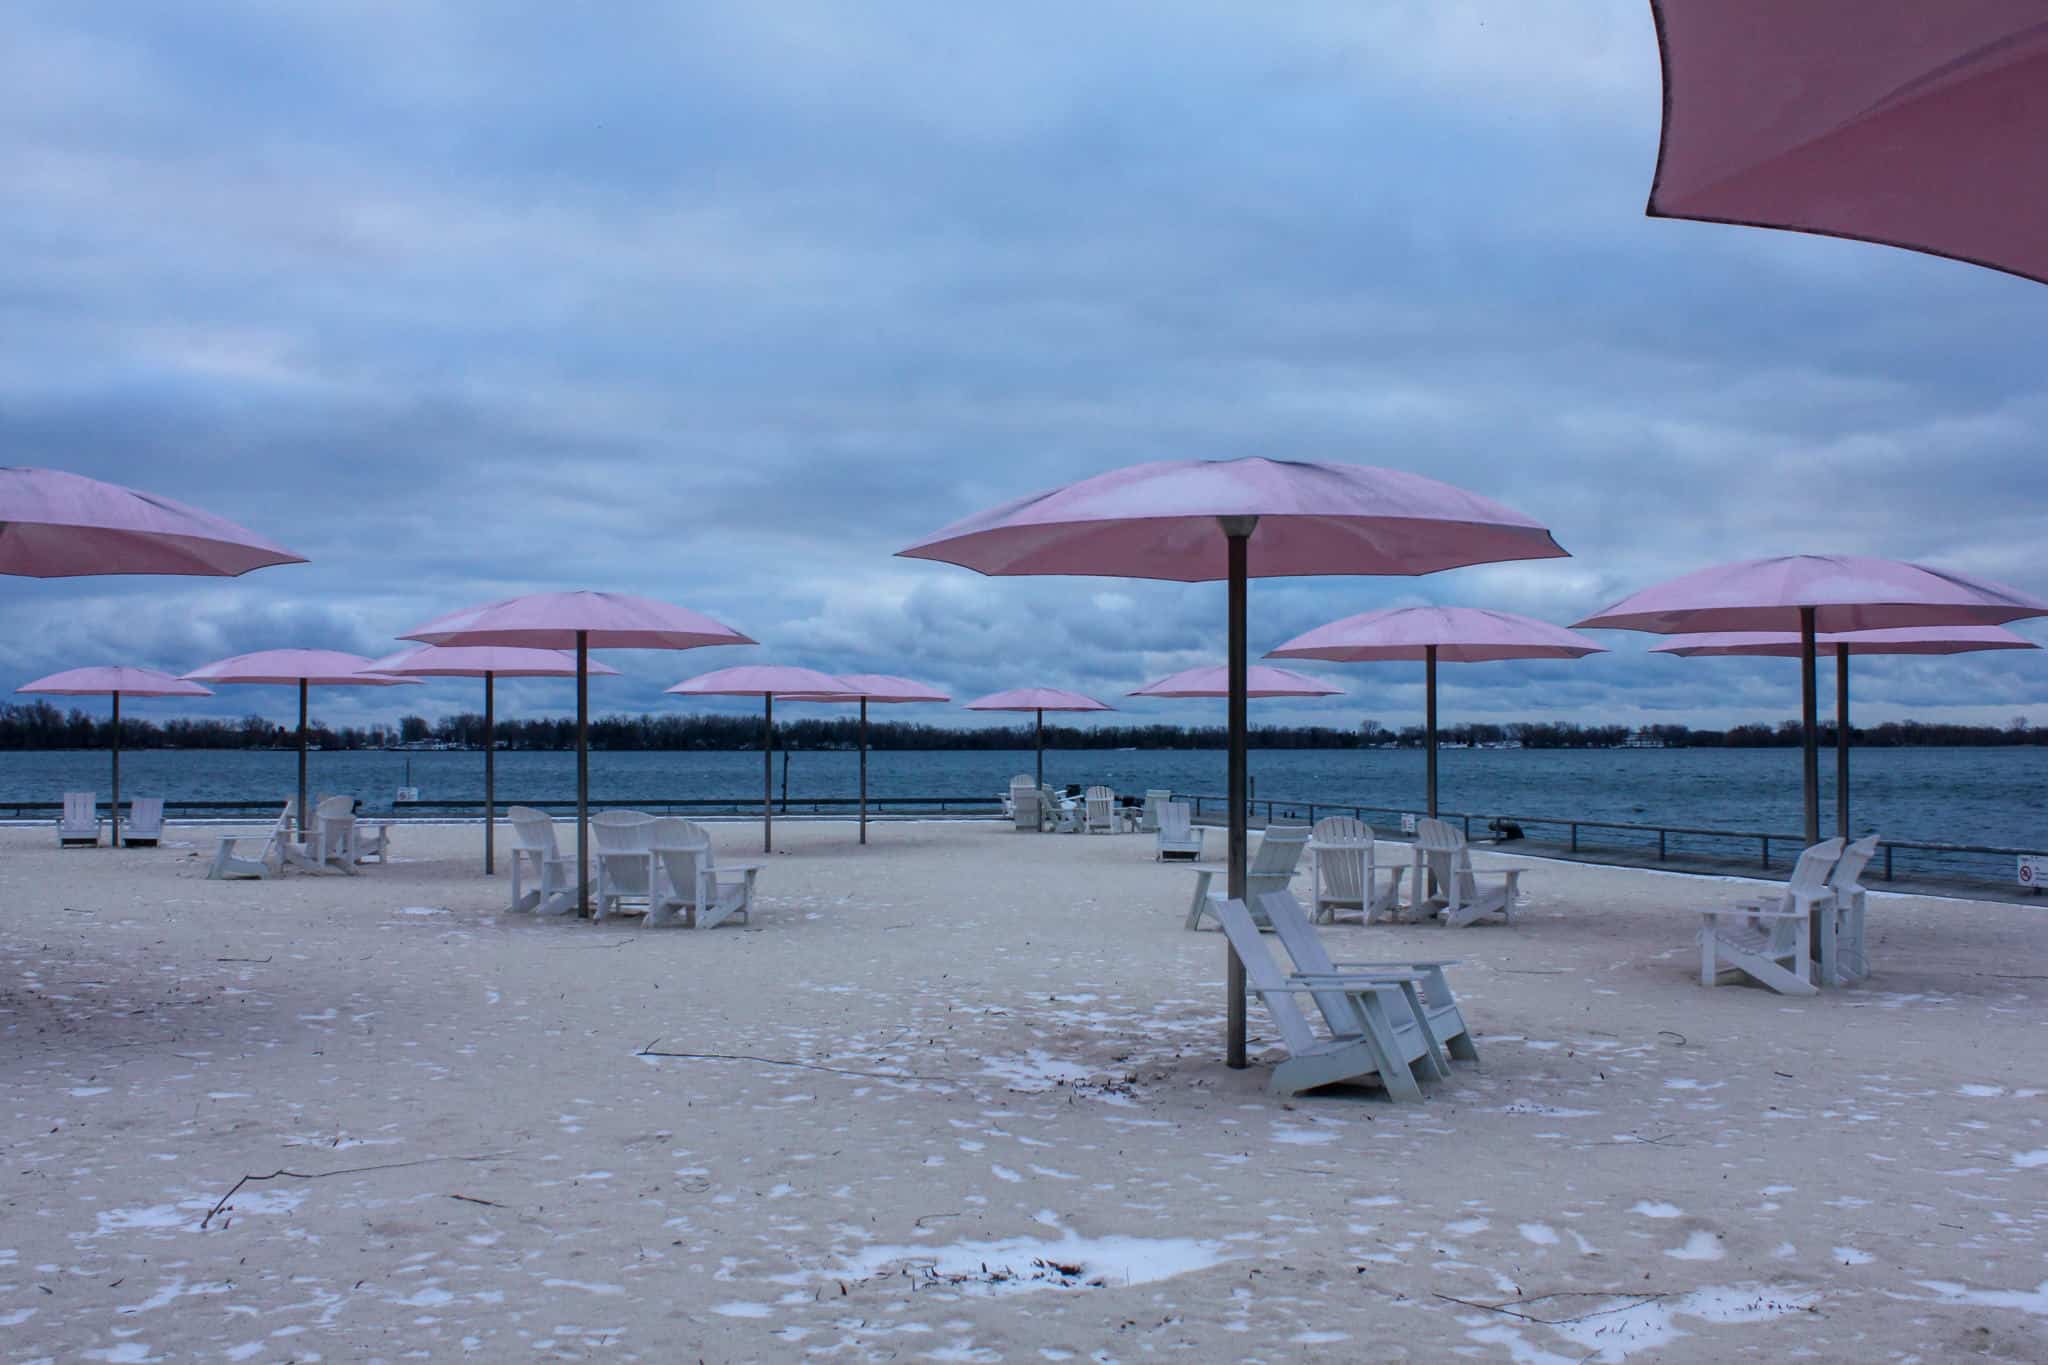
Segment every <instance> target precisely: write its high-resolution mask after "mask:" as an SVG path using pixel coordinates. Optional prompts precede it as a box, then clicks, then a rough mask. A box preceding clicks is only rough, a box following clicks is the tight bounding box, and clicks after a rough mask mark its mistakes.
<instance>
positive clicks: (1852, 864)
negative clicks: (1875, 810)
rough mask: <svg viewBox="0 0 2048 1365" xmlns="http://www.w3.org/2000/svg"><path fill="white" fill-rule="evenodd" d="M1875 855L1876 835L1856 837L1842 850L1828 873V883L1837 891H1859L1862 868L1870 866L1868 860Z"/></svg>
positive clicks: (1860, 888) (1861, 885) (1861, 882)
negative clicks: (1856, 838)
mask: <svg viewBox="0 0 2048 1365" xmlns="http://www.w3.org/2000/svg"><path fill="white" fill-rule="evenodd" d="M1876 856H1877V836H1876V835H1875V834H1872V835H1869V836H1868V837H1866V838H1862V839H1858V840H1857V841H1856V842H1855V843H1853V844H1851V845H1849V846H1848V847H1847V848H1845V849H1843V850H1842V857H1841V860H1840V861H1839V862H1837V863H1836V864H1835V869H1834V871H1832V872H1830V873H1828V885H1829V886H1831V887H1833V888H1834V889H1835V890H1837V891H1860V890H1862V889H1863V869H1864V868H1866V867H1868V866H1870V860H1871V859H1872V858H1875V857H1876Z"/></svg>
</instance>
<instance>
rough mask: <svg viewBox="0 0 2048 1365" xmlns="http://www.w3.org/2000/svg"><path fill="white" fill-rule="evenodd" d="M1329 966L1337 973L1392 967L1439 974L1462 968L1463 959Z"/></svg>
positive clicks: (1451, 958) (1345, 963)
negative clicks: (1447, 968) (1447, 970)
mask: <svg viewBox="0 0 2048 1365" xmlns="http://www.w3.org/2000/svg"><path fill="white" fill-rule="evenodd" d="M1330 965H1331V966H1332V967H1335V968H1336V969H1337V970H1339V971H1352V970H1356V971H1369V972H1370V971H1378V970H1379V969H1380V968H1382V967H1393V968H1401V969H1406V970H1411V971H1418V972H1439V971H1442V970H1443V969H1444V968H1446V967H1459V966H1463V965H1464V959H1463V958H1458V957H1446V958H1440V959H1432V960H1429V961H1420V960H1418V961H1413V962H1332V963H1331V964H1330Z"/></svg>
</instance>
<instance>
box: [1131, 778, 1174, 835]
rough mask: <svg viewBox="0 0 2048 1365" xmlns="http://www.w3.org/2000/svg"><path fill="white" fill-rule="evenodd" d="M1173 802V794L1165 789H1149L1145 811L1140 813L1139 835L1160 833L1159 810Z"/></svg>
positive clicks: (1146, 792)
mask: <svg viewBox="0 0 2048 1365" xmlns="http://www.w3.org/2000/svg"><path fill="white" fill-rule="evenodd" d="M1171 800H1173V793H1172V792H1171V791H1168V790H1167V789H1165V788H1163V787H1148V788H1147V789H1146V791H1145V806H1144V809H1142V810H1141V811H1139V812H1138V833H1140V834H1157V833H1158V832H1159V808H1160V807H1161V806H1163V805H1165V804H1166V803H1167V802H1168V801H1171Z"/></svg>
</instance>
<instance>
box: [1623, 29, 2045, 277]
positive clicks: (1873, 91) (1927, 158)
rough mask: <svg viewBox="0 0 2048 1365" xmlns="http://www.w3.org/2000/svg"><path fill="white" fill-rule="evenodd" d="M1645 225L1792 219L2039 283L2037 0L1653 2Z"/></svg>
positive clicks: (1796, 226)
mask: <svg viewBox="0 0 2048 1365" xmlns="http://www.w3.org/2000/svg"><path fill="white" fill-rule="evenodd" d="M1650 8H1651V11H1652V13H1653V14H1654V15H1655V17H1656V21H1657V40H1658V46H1659V48H1660V49H1661V51H1662V54H1663V61H1664V136H1663V142H1662V144H1661V146H1660V147H1659V149H1658V154H1657V174H1656V179H1655V181H1654V182H1653V183H1652V186H1651V189H1650V207H1649V212H1650V215H1651V216H1652V217H1656V218H1693V219H1699V220H1701V221H1704V222H1715V223H1738V224H1747V225H1750V226H1754V227H1773V228H1790V229H1793V230H1795V231H1799V232H1818V233H1824V234H1827V235H1829V236H1833V237H1849V238H1855V239H1857V240H1860V241H1868V242H1881V243H1885V244H1887V245H1890V246H1898V247H1905V248H1908V249H1910V250H1914V251H1925V252H1929V253H1932V254H1934V255H1937V256H1950V257H1953V258H1955V259H1957V260H1962V261H1969V262H1972V263H1974V264H1977V265H1982V266H1988V267H1990V268H1991V269H1993V270H2005V271H2010V272H2011V273H2013V274H2015V275H2020V276H2024V277H2026V278H2028V279H2033V280H2044V281H2048V237H2044V234H2043V233H2042V231H2041V225H2042V224H2043V223H2044V222H2048V23H2044V22H2043V12H2042V9H2041V5H2040V3H2039V0H1968V3H1961V2H1960V0H1949V2H1948V3H1931V4H1930V3H1925V0H1885V2H1884V3H1873V0H1797V2H1796V3H1787V0H1651V6H1650Z"/></svg>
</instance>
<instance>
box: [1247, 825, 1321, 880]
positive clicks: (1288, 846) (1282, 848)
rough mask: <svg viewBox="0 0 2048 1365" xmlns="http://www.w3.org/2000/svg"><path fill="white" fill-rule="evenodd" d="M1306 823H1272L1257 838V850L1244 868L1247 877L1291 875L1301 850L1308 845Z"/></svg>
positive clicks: (1299, 862)
mask: <svg viewBox="0 0 2048 1365" xmlns="http://www.w3.org/2000/svg"><path fill="white" fill-rule="evenodd" d="M1308 835H1309V829H1308V826H1307V825H1272V826H1269V827H1268V828H1267V830H1266V837H1265V838H1263V839H1261V840H1259V851H1258V852H1257V853H1255V854H1253V855H1252V861H1251V865H1250V866H1249V867H1247V868H1245V870H1244V871H1245V875H1246V876H1247V877H1279V878H1282V879H1285V878H1288V877H1292V876H1293V875H1294V869H1295V868H1297V867H1299V866H1300V865H1301V851H1302V850H1303V849H1304V848H1307V847H1308Z"/></svg>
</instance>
